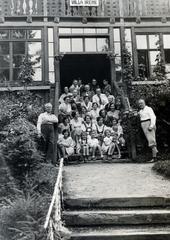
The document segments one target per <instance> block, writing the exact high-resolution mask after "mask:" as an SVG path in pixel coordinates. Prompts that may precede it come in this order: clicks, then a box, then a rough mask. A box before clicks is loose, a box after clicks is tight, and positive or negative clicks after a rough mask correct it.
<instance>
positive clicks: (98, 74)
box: [60, 54, 110, 91]
mask: <svg viewBox="0 0 170 240" xmlns="http://www.w3.org/2000/svg"><path fill="white" fill-rule="evenodd" d="M93 78H95V79H96V80H97V82H98V84H99V85H100V86H101V87H102V81H103V79H108V80H109V82H110V61H109V59H108V58H107V56H106V55H105V54H84V55H83V54H82V55H80V54H71V55H65V56H64V58H63V59H62V61H61V66H60V82H61V91H63V88H64V87H65V86H68V87H69V86H71V84H72V81H73V79H81V80H82V82H83V84H87V83H91V80H92V79H93Z"/></svg>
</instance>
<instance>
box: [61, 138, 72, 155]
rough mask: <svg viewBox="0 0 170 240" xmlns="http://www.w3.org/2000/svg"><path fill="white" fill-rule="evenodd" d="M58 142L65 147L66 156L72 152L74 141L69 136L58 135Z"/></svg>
mask: <svg viewBox="0 0 170 240" xmlns="http://www.w3.org/2000/svg"><path fill="white" fill-rule="evenodd" d="M58 144H59V145H60V146H63V147H64V148H65V151H66V153H67V155H68V156H71V155H72V154H73V153H74V146H75V143H74V141H73V139H72V138H71V137H68V138H64V136H60V139H59V140H58Z"/></svg>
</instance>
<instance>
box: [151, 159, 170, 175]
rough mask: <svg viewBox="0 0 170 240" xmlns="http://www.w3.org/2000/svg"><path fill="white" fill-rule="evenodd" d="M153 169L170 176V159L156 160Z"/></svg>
mask: <svg viewBox="0 0 170 240" xmlns="http://www.w3.org/2000/svg"><path fill="white" fill-rule="evenodd" d="M153 170H154V171H156V172H157V173H159V174H161V175H163V176H165V177H168V178H170V161H169V160H166V161H159V162H156V163H155V164H154V166H153Z"/></svg>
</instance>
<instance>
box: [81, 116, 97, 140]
mask: <svg viewBox="0 0 170 240" xmlns="http://www.w3.org/2000/svg"><path fill="white" fill-rule="evenodd" d="M92 130H96V126H95V125H94V123H92V121H91V117H90V115H86V116H85V118H84V122H83V124H82V131H83V132H86V133H87V136H89V135H90V134H91V132H92Z"/></svg>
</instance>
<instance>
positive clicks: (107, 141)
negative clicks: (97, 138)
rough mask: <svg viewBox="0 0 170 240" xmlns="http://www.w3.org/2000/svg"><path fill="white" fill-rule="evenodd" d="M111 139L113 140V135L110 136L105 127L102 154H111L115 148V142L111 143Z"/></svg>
mask: <svg viewBox="0 0 170 240" xmlns="http://www.w3.org/2000/svg"><path fill="white" fill-rule="evenodd" d="M112 140H113V137H112V136H111V131H110V130H109V129H107V130H106V131H105V137H104V139H103V144H102V152H103V153H104V154H107V155H108V156H109V157H111V156H112V154H113V152H114V149H115V143H113V141H112Z"/></svg>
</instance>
